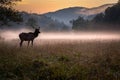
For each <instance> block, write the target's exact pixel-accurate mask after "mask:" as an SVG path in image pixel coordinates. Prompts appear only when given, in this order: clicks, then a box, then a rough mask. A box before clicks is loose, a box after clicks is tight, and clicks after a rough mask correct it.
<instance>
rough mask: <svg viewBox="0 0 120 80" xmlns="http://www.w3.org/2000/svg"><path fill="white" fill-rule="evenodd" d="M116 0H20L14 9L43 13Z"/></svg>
mask: <svg viewBox="0 0 120 80" xmlns="http://www.w3.org/2000/svg"><path fill="white" fill-rule="evenodd" d="M117 1H118V0H22V2H19V3H17V5H16V6H15V8H16V9H18V10H20V11H27V12H29V13H38V14H43V13H47V12H53V11H56V10H59V9H63V8H68V7H76V6H77V7H78V6H79V7H87V8H92V7H97V6H100V5H103V4H109V3H116V2H117Z"/></svg>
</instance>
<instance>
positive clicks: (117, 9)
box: [72, 0, 120, 30]
mask: <svg viewBox="0 0 120 80" xmlns="http://www.w3.org/2000/svg"><path fill="white" fill-rule="evenodd" d="M91 24H111V25H112V24H114V25H119V24H120V0H119V1H118V3H116V4H115V5H113V6H112V7H108V8H107V9H106V10H105V12H104V13H100V14H97V15H96V16H95V17H94V18H93V19H92V20H90V21H88V20H85V19H84V18H83V17H78V19H76V20H73V21H72V25H73V26H72V28H73V29H74V30H79V29H85V28H86V27H87V28H88V26H89V25H91ZM119 28H120V27H119Z"/></svg>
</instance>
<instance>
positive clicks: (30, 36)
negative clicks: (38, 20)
mask: <svg viewBox="0 0 120 80" xmlns="http://www.w3.org/2000/svg"><path fill="white" fill-rule="evenodd" d="M39 33H40V31H39V29H35V31H34V32H29V33H20V34H19V38H20V40H21V42H20V47H21V46H22V44H23V42H24V41H28V46H29V43H30V41H31V44H32V46H33V41H34V39H35V38H36V37H38V35H39Z"/></svg>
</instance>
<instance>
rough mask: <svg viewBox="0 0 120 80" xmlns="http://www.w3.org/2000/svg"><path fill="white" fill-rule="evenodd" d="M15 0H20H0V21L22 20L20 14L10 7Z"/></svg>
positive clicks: (4, 22) (5, 22)
mask: <svg viewBox="0 0 120 80" xmlns="http://www.w3.org/2000/svg"><path fill="white" fill-rule="evenodd" d="M16 1H21V0H0V22H2V23H3V24H7V23H8V22H9V21H14V22H19V21H22V17H21V14H20V13H19V12H18V11H17V10H15V9H13V8H12V6H13V5H14V4H15V2H16Z"/></svg>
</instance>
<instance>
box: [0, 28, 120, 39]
mask: <svg viewBox="0 0 120 80" xmlns="http://www.w3.org/2000/svg"><path fill="white" fill-rule="evenodd" d="M30 31H31V30H27V29H21V30H1V31H0V36H1V37H2V38H4V40H13V39H19V33H21V32H30ZM36 39H37V40H39V39H47V40H49V39H56V40H58V39H59V40H86V41H90V40H98V41H99V40H120V34H119V33H117V32H73V31H71V32H55V33H53V32H52V33H48V32H47V33H46V32H41V33H40V34H39V36H38V38H36Z"/></svg>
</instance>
